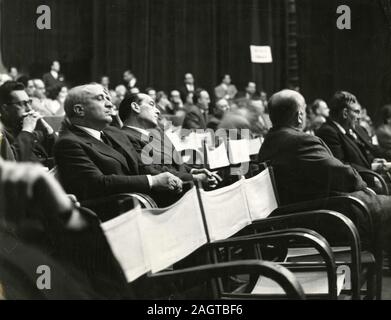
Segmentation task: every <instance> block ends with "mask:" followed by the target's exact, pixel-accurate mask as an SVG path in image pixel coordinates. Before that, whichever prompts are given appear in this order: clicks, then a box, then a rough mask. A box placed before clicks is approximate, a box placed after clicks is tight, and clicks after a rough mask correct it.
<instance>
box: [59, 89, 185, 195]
mask: <svg viewBox="0 0 391 320" xmlns="http://www.w3.org/2000/svg"><path fill="white" fill-rule="evenodd" d="M64 108H65V112H66V115H67V117H68V119H69V122H70V126H69V128H68V129H67V130H65V132H63V133H62V134H61V136H60V138H59V141H58V143H56V145H55V151H54V153H55V159H56V163H57V166H58V172H59V176H60V179H61V182H62V184H63V186H64V188H65V190H66V191H67V192H68V193H73V194H75V195H76V196H77V197H78V199H79V200H81V201H83V200H88V199H92V198H100V197H105V196H109V195H113V194H116V193H126V192H140V193H145V194H152V193H153V194H154V195H155V196H157V197H158V196H160V195H161V193H162V192H163V193H164V192H169V193H180V192H181V191H182V181H181V180H180V179H179V178H177V177H175V176H174V175H172V174H170V173H168V172H165V173H160V174H157V175H152V174H151V175H147V174H146V173H147V171H146V170H145V168H144V167H142V166H140V165H139V164H140V163H139V161H138V154H137V152H136V151H135V149H134V148H133V146H132V144H131V143H130V141H129V139H128V138H127V137H126V136H125V135H124V133H123V132H121V130H119V129H117V128H115V127H112V126H109V124H110V123H111V121H112V116H111V115H112V109H113V104H112V103H111V100H110V96H109V93H108V91H107V90H105V89H104V88H103V87H102V86H101V85H99V84H88V85H83V86H79V87H75V88H73V89H71V90H70V91H69V94H68V96H67V99H66V100H65V105H64Z"/></svg>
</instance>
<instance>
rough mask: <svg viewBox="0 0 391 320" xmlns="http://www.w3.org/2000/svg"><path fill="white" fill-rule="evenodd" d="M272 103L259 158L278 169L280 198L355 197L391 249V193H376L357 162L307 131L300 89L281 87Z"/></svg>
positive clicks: (276, 174) (277, 181) (276, 176)
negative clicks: (353, 164) (340, 156)
mask: <svg viewBox="0 0 391 320" xmlns="http://www.w3.org/2000/svg"><path fill="white" fill-rule="evenodd" d="M268 107H269V112H270V119H271V121H272V123H273V128H272V129H271V130H270V132H269V133H268V134H267V135H266V137H265V141H264V143H263V144H262V147H261V150H260V151H259V159H260V161H261V162H266V161H268V162H269V163H270V165H271V166H273V168H274V169H275V170H274V172H275V178H276V184H277V189H278V194H279V197H280V200H281V202H282V204H283V205H284V204H289V203H294V202H299V201H305V200H312V199H316V198H322V197H327V196H332V195H352V196H354V197H357V198H359V199H361V200H362V201H363V202H364V203H365V204H366V205H367V206H368V208H369V210H370V212H371V214H372V215H373V219H374V221H375V224H376V225H375V230H380V232H381V235H382V236H383V238H384V243H385V246H386V248H387V250H388V252H391V250H389V249H391V237H390V233H391V197H390V196H381V195H376V194H375V193H374V192H373V191H372V190H370V189H369V188H367V185H366V183H365V182H364V181H363V180H362V179H361V177H360V175H359V174H358V173H357V171H356V170H355V169H354V168H352V167H351V166H349V165H345V164H343V163H342V162H341V161H340V160H338V159H337V158H335V157H334V156H333V154H332V153H331V151H330V149H329V148H328V147H327V145H326V144H325V143H324V142H323V141H322V140H321V139H320V138H319V137H316V136H312V135H309V134H306V133H303V131H302V130H303V128H304V125H305V119H306V111H305V108H306V103H305V100H304V98H303V96H302V95H301V94H300V93H298V92H296V91H292V90H283V91H280V92H277V93H276V94H274V95H273V96H272V97H271V98H270V101H269V104H268ZM364 223H365V222H364V221H362V224H360V225H361V226H363V225H364Z"/></svg>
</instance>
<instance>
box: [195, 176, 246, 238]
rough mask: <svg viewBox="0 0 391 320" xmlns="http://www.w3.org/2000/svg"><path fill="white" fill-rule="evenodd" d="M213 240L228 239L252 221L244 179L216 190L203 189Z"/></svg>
mask: <svg viewBox="0 0 391 320" xmlns="http://www.w3.org/2000/svg"><path fill="white" fill-rule="evenodd" d="M201 199H202V204H203V206H204V210H205V216H206V221H207V225H208V230H209V236H210V240H211V241H216V240H222V239H226V238H228V237H230V236H232V235H233V234H235V233H236V232H238V231H240V230H241V229H243V228H244V227H245V226H247V225H249V224H250V223H251V219H250V215H249V212H248V208H247V203H246V196H245V195H244V193H243V189H242V180H240V181H238V182H236V183H234V184H232V185H230V186H228V187H224V188H221V189H217V190H214V191H208V192H206V191H201Z"/></svg>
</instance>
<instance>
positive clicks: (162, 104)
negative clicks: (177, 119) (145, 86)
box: [156, 91, 172, 115]
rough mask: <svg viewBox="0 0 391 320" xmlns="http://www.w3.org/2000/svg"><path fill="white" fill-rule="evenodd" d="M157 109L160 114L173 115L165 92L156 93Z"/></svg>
mask: <svg viewBox="0 0 391 320" xmlns="http://www.w3.org/2000/svg"><path fill="white" fill-rule="evenodd" d="M156 107H157V108H158V109H159V111H160V114H161V115H162V114H171V113H172V105H171V102H170V101H169V100H168V97H167V94H166V93H165V92H164V91H158V92H157V93H156Z"/></svg>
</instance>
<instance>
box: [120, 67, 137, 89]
mask: <svg viewBox="0 0 391 320" xmlns="http://www.w3.org/2000/svg"><path fill="white" fill-rule="evenodd" d="M123 80H124V83H123V84H124V86H125V88H126V89H127V90H130V89H132V88H134V87H136V84H137V78H136V77H135V75H134V74H133V72H132V71H130V70H125V71H124V74H123Z"/></svg>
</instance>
